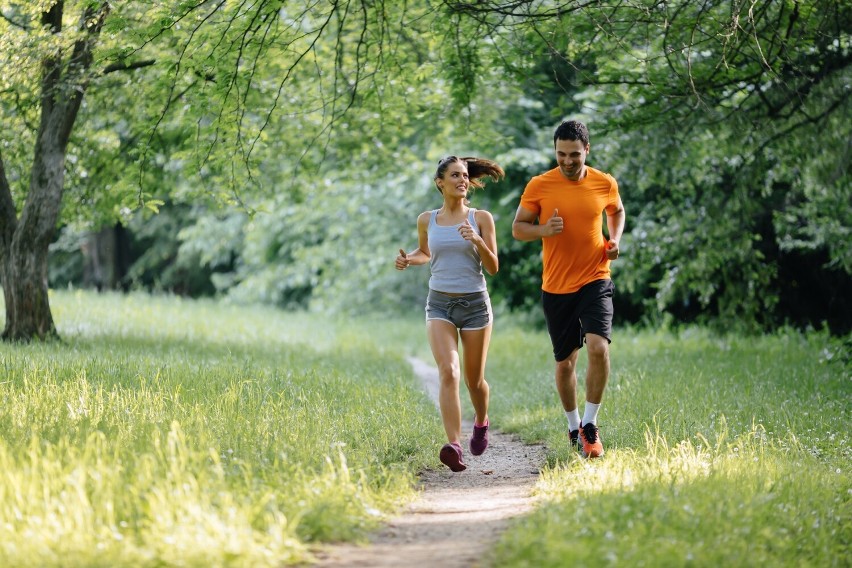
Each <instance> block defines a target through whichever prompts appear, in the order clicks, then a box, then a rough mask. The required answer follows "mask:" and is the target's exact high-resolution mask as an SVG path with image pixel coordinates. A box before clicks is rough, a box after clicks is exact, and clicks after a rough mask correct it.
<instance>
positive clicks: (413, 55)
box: [0, 0, 852, 338]
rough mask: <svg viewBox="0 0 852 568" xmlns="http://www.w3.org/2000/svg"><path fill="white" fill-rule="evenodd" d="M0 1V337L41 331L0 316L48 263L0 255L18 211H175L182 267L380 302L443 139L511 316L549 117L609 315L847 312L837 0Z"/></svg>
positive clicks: (78, 215)
mask: <svg viewBox="0 0 852 568" xmlns="http://www.w3.org/2000/svg"><path fill="white" fill-rule="evenodd" d="M0 16H2V17H0V33H2V36H0V37H2V39H0V65H2V66H3V68H4V74H3V76H2V79H0V106H2V110H3V116H4V119H3V120H4V126H5V127H6V128H4V129H3V133H2V134H0V143H2V145H0V203H2V204H3V207H2V208H0V210H2V212H3V215H2V216H0V219H2V223H3V225H2V228H3V231H2V234H3V235H5V236H4V241H3V247H0V248H2V250H3V262H4V266H6V269H4V271H3V274H4V279H3V285H4V293H5V297H6V305H7V319H6V322H7V324H6V329H7V331H6V332H5V336H6V337H12V336H14V337H18V338H22V337H24V336H26V335H28V334H29V335H33V334H34V335H41V334H42V333H43V332H44V329H48V330H49V329H50V328H51V327H52V323H49V324H42V325H41V327H39V326H36V328H37V329H41V330H42V331H40V332H39V331H36V328H33V326H32V325H30V326H29V327H28V328H27V327H26V326H24V328H21V331H18V332H16V331H14V330H10V321H12V322H14V321H15V319H16V318H17V317H18V316H17V315H16V314H20V313H24V312H26V311H27V310H29V309H31V308H28V307H26V306H27V305H29V304H27V302H24V301H23V300H19V301H16V300H15V299H14V295H13V297H12V298H11V300H10V292H9V290H10V289H12V290H14V283H16V282H19V281H21V280H26V281H31V282H37V281H38V278H39V277H40V276H39V275H40V274H41V272H39V271H40V270H42V269H41V268H38V269H37V270H35V271H26V270H23V269H20V268H15V266H19V267H23V266H29V265H30V264H32V265H34V266H36V267H40V266H41V265H40V262H41V260H38V261H36V262H30V263H29V264H27V263H25V262H23V261H21V260H20V259H21V258H23V257H22V256H21V255H22V254H24V252H25V251H24V250H23V249H26V248H27V246H24V245H23V244H22V243H29V242H30V240H27V239H26V238H24V236H23V235H25V233H26V231H25V230H24V229H25V228H26V227H28V226H30V223H31V222H32V219H34V218H35V217H39V215H34V216H31V217H28V216H27V215H26V214H25V211H27V207H28V206H29V205H28V204H29V203H32V204H33V205H32V206H29V207H30V208H31V210H32V211H33V212H34V213H37V212H42V211H45V210H47V213H48V214H47V215H42V216H41V217H42V218H41V225H40V227H42V228H41V229H40V233H39V234H40V235H42V236H40V237H39V238H38V239H32V240H33V242H38V243H39V245H38V246H40V247H42V246H43V247H46V246H47V244H46V243H47V242H48V241H51V240H53V239H54V237H55V232H54V230H53V229H54V228H55V227H57V226H62V227H64V228H65V229H64V230H66V231H70V230H75V229H76V230H79V229H82V228H86V227H92V226H103V225H108V224H111V223H114V222H120V223H122V224H124V225H125V226H128V227H132V226H134V223H137V221H135V220H134V219H136V218H140V219H142V221H141V224H142V225H144V224H145V221H144V219H145V218H146V217H144V215H143V214H142V213H140V211H143V210H146V209H147V210H149V211H150V212H153V211H157V210H160V209H161V208H162V207H163V206H164V205H166V206H167V207H171V206H178V205H179V204H186V205H187V206H191V207H192V211H193V213H192V214H191V215H190V216H189V217H181V219H183V222H184V223H188V225H186V226H183V228H182V230H179V231H178V230H175V231H172V232H171V233H170V235H171V236H170V237H168V238H171V239H177V241H179V243H178V245H176V246H174V247H173V249H172V250H173V251H174V255H173V256H172V257H171V258H170V260H168V262H177V260H176V258H177V256H178V255H179V254H183V255H184V258H185V259H186V258H192V259H194V260H193V261H192V263H196V265H201V266H203V267H206V270H207V271H209V273H210V274H208V276H209V277H210V278H213V279H214V281H215V287H216V289H218V290H219V291H220V293H223V294H232V295H234V297H239V298H243V299H263V300H266V301H274V302H278V303H280V304H282V305H302V306H308V305H315V306H324V307H328V308H334V309H338V308H341V306H340V305H339V304H340V302H338V301H335V300H334V296H335V295H337V296H340V295H341V294H340V292H341V291H342V290H346V291H348V292H353V291H357V294H354V297H357V298H360V299H361V300H359V301H357V302H350V303H349V304H348V307H349V308H353V307H357V306H375V305H376V303H377V302H376V300H377V299H378V298H381V297H382V294H383V290H388V289H395V290H398V289H400V287H399V279H400V278H403V280H404V279H405V278H409V276H408V275H406V276H405V277H401V276H400V275H395V274H393V272H388V271H387V266H389V264H387V262H385V259H384V258H383V257H382V253H381V251H382V250H384V249H387V250H388V251H391V252H390V253H388V254H392V253H393V251H395V250H397V248H398V247H399V246H400V245H402V244H404V242H405V241H406V240H410V239H411V238H412V236H413V219H414V218H415V217H416V214H417V213H418V212H419V210H421V208H428V207H432V206H434V205H435V203H436V201H435V198H436V195H437V194H434V193H431V192H430V191H431V190H430V183H429V176H431V173H432V171H431V165H432V163H433V162H434V161H435V160H437V159H438V158H439V157H441V156H442V155H445V154H449V153H455V154H463V153H468V154H479V155H483V156H485V157H489V158H493V159H497V160H498V161H499V162H500V163H501V165H503V166H504V168H505V169H506V171H507V174H508V175H507V180H506V181H504V182H502V183H500V184H491V185H489V187H488V188H487V189H486V190H485V191H484V192H483V193H482V194H481V196H478V197H476V199H479V200H480V201H479V203H480V204H481V205H480V206H487V207H489V208H491V209H493V211H494V212H495V217H496V218H497V220H498V231H499V232H500V242H499V246H500V249H501V256H504V263H503V264H504V267H505V266H511V270H510V274H508V275H506V276H503V274H505V273H506V272H507V271H506V270H504V271H503V272H502V273H501V276H500V277H499V278H497V279H495V281H494V283H493V285H492V288H493V289H494V291H495V294H496V296H497V297H498V298H501V299H502V300H503V301H504V302H505V305H506V306H507V307H510V308H516V309H520V308H523V307H528V306H529V305H530V302H529V298H531V297H534V296H535V290H536V288H537V286H538V274H537V271H538V269H539V264H538V262H540V261H538V259H537V252H536V249H535V248H534V247H532V246H530V245H523V244H521V243H517V242H514V241H512V239H511V236H510V229H509V225H510V224H511V216H512V215H513V213H514V209H515V207H516V206H517V199H518V197H519V195H520V191H521V190H522V189H523V185H524V184H525V183H526V180H527V179H528V178H529V176H530V175H533V174H535V173H538V172H540V171H542V170H543V169H544V168H548V167H550V165H551V163H552V162H551V159H552V158H551V149H550V147H551V143H550V136H551V133H552V131H553V128H554V127H555V126H556V125H557V124H558V122H559V121H561V120H562V119H564V118H568V117H572V118H580V119H582V120H584V121H586V122H587V123H588V124H589V126H590V128H591V130H592V154H591V158H590V159H591V160H592V161H593V165H595V166H596V167H600V168H601V169H604V170H606V171H610V172H611V173H613V174H614V175H615V176H616V177H617V179H618V180H619V184H620V186H621V188H622V197H623V198H624V200H625V205H626V207H627V211H628V229H627V230H628V232H627V234H626V237H625V240H624V244H623V246H624V247H625V250H626V252H629V254H627V255H625V257H624V258H623V260H622V261H619V263H616V265H615V267H614V268H615V271H616V272H615V278H616V279H617V282H618V283H619V289H620V290H621V294H620V298H621V299H620V301H621V302H622V303H623V305H622V306H621V307H620V309H621V310H622V313H625V314H630V317H631V319H637V320H645V321H661V320H665V319H667V318H670V319H674V320H686V321H689V320H694V319H707V320H713V319H716V318H719V319H720V320H721V321H727V320H729V319H730V318H732V317H735V318H736V319H737V320H738V321H742V322H744V325H745V326H746V327H751V328H761V327H766V326H774V325H779V324H783V323H784V322H785V321H790V322H792V323H796V324H819V321H821V320H830V319H831V314H832V312H834V313H835V315H836V312H837V310H838V309H842V308H844V307H848V301H847V303H846V304H844V303H843V301H844V300H843V299H842V297H840V294H839V289H840V287H841V285H843V284H848V282H849V275H850V273H852V245H850V244H849V243H850V242H852V239H850V238H849V227H850V213H849V210H850V209H849V207H848V203H849V197H850V185H849V173H848V163H849V155H850V140H852V136H850V126H849V123H848V119H847V117H848V116H849V93H850V73H849V63H850V57H852V49H850V33H849V30H850V29H852V8H850V7H849V6H848V3H845V2H840V1H837V2H832V1H825V0H823V1H816V0H807V1H806V0H781V1H778V2H764V3H754V2H743V1H741V0H727V1H724V2H711V1H709V0H708V1H699V2H695V1H689V0H677V1H655V0H645V1H634V2H616V3H602V2H597V1H570V2H538V1H514V0H513V1H504V2H500V1H480V2H423V3H418V4H410V3H407V2H381V3H373V2H363V1H361V2H355V1H347V2H333V3H303V4H298V3H284V2H281V1H280V0H279V1H272V0H253V1H252V0H250V1H246V2H231V1H228V0H218V1H201V0H195V1H193V0H173V1H169V2H156V3H150V2H141V1H140V2H136V1H127V2H120V3H108V2H91V1H88V0H86V1H84V0H79V1H76V0H75V1H65V2H56V1H42V2H35V3H29V2H28V3H16V2H11V3H6V4H4V5H3V7H2V9H0ZM5 70H8V72H6V71H5ZM69 104H71V105H72V106H71V107H69V106H68V105H69ZM75 104H77V105H79V106H78V107H76V110H75V108H74V106H73V105H75ZM57 108H59V109H64V110H65V114H64V115H63V116H64V118H63V119H62V120H60V121H57V122H55V123H51V122H50V121H48V120H47V118H49V117H50V116H51V114H50V113H51V112H54V116H58V115H56V109H57ZM51 137H53V138H51ZM50 139H53V140H56V141H57V142H56V143H55V144H52V145H50V146H49V148H48V149H49V150H50V152H47V153H45V152H44V151H43V150H44V148H43V146H42V145H43V143H44V141H45V140H50ZM34 148H35V152H34V150H33V149H34ZM44 156H49V157H51V158H52V159H53V161H45V160H43V159H42V158H43V157H44ZM46 188H51V189H50V191H49V192H48V191H46ZM44 203H52V204H54V205H59V204H61V214H60V212H59V211H57V212H56V214H53V213H51V212H50V211H49V209H50V208H45V206H44ZM38 204H42V205H38ZM223 207H224V208H223ZM231 207H236V208H235V209H233V210H231V209H230V208H231ZM175 212H177V210H175ZM48 228H49V230H48ZM15 235H18V236H15ZM15 243H18V244H15ZM217 243H218V244H217ZM178 251H182V252H180V253H179V252H178ZM29 254H35V252H33V251H31V252H30V253H29ZM40 254H41V253H39V254H36V257H37V258H41V256H39V255H40ZM24 256H25V255H24ZM43 256H45V258H46V255H43ZM15 258H18V259H19V260H17V261H14V262H13V259H15ZM388 258H390V257H388ZM223 259H225V260H223ZM506 260H509V262H508V263H507V262H506ZM164 262H165V260H164ZM183 262H187V261H186V260H184V261H183ZM46 263H47V261H46V259H45V260H44V264H45V266H46ZM353 263H357V265H358V266H359V269H358V270H353ZM386 264H387V266H385V265H386ZM804 267H807V268H808V269H809V270H810V272H809V274H810V275H809V274H806V273H805V271H804V270H801V269H802V268H804ZM42 271H43V272H46V268H44V269H43V270H42ZM142 273H143V272H139V271H137V274H142ZM814 273H815V275H813V274H814ZM411 278H420V277H419V276H412V277H411ZM27 289H28V290H33V289H38V284H32V285H31V286H30V287H29V288H27ZM818 295H821V297H820V298H817V297H816V296H818ZM25 296H26V294H24V293H21V294H20V298H23V297H25ZM394 297H395V298H396V299H397V300H398V301H403V302H408V301H414V300H413V298H414V297H416V295H415V294H408V293H406V294H398V295H395V296H394ZM44 298H45V300H44V303H45V304H46V290H45V294H44ZM803 301H804V304H802V302H803ZM10 304H11V305H12V306H13V308H14V307H15V306H19V307H20V310H18V311H13V313H12V316H11V317H10ZM796 306H799V307H798V308H797V307H796ZM15 309H16V310H17V308H15ZM21 310H22V311H21ZM797 310H798V311H797ZM801 312H803V313H801ZM39 313H41V316H40V317H42V318H43V317H44V314H43V312H39ZM48 314H49V312H48ZM36 319H38V318H36ZM835 319H836V318H835ZM45 325H46V326H47V327H46V328H45ZM840 327H842V325H841V326H840ZM846 327H847V329H848V323H847V324H846Z"/></svg>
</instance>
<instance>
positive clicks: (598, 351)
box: [586, 333, 609, 360]
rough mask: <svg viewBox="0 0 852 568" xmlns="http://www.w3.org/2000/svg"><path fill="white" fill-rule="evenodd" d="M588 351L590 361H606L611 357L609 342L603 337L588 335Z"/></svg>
mask: <svg viewBox="0 0 852 568" xmlns="http://www.w3.org/2000/svg"><path fill="white" fill-rule="evenodd" d="M586 349H587V350H588V352H589V359H597V360H606V359H607V358H608V357H609V341H607V339H606V337H603V336H601V335H595V334H592V333H589V334H587V335H586Z"/></svg>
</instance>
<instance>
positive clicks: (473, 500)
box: [314, 358, 545, 568]
mask: <svg viewBox="0 0 852 568" xmlns="http://www.w3.org/2000/svg"><path fill="white" fill-rule="evenodd" d="M409 362H410V363H411V366H412V367H413V368H414V371H415V372H416V373H417V375H418V376H419V377H420V378H421V380H422V381H423V386H424V388H425V389H426V392H428V393H429V396H430V398H431V399H432V400H433V401H437V397H438V371H437V369H435V368H434V367H432V366H430V365H428V364H426V363H424V362H423V361H421V360H419V359H415V358H409ZM462 389H464V387H462ZM436 404H437V403H436ZM472 430H473V424H472V423H470V422H469V421H465V422H464V423H463V432H464V435H463V439H462V446H463V447H464V448H465V452H464V459H465V463H466V464H467V469H466V470H465V471H463V472H460V473H453V472H451V471H450V470H449V469H447V468H442V469H440V470H430V471H426V472H424V473H423V474H422V475H421V476H420V483H421V490H422V492H421V495H420V498H419V499H418V500H417V501H416V502H414V503H412V504H411V505H409V506H408V507H407V508H406V509H405V510H404V511H403V512H402V513H401V515H400V516H398V517H395V518H393V519H391V520H390V522H389V523H388V524H386V525H385V526H384V528H383V529H381V530H380V531H379V532H377V533H375V534H373V535H371V537H370V542H369V544H367V545H363V546H359V545H354V544H340V545H330V546H328V547H325V548H323V549H322V550H320V551H318V552H317V553H316V556H317V559H318V562H317V563H316V564H314V566H319V567H322V568H331V567H344V566H345V567H350V566H354V567H374V566H376V567H382V566H394V567H418V566H430V565H431V566H439V567H440V568H456V567H472V566H487V565H488V563H489V557H488V553H489V551H490V550H491V545H493V544H494V543H495V542H496V541H497V539H498V538H499V537H500V534H501V533H502V532H503V530H505V528H506V527H507V525H508V523H509V521H510V520H511V519H512V518H513V517H517V516H520V515H524V514H526V513H527V512H529V511H530V509H531V508H532V506H533V503H534V500H533V497H532V496H531V493H532V490H533V486H534V485H535V482H536V480H537V479H538V474H539V470H540V468H541V467H542V466H543V464H544V461H545V457H544V448H543V447H542V446H530V445H526V444H523V443H521V442H520V441H518V440H517V439H516V438H515V437H513V436H510V435H507V434H503V433H501V432H499V431H496V430H490V431H489V445H488V450H487V451H486V452H485V453H484V454H483V455H481V456H472V455H471V454H470V451H469V450H468V448H467V442H468V440H469V438H470V432H471V431H472ZM438 449H439V448H437V447H436V448H435V452H437V451H438Z"/></svg>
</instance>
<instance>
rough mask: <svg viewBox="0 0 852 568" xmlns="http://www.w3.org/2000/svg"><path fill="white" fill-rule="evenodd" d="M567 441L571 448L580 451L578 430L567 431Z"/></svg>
mask: <svg viewBox="0 0 852 568" xmlns="http://www.w3.org/2000/svg"><path fill="white" fill-rule="evenodd" d="M568 441H569V442H570V443H571V448H572V449H574V450H577V451H578V452H579V451H580V431H579V430H571V431H570V432H568Z"/></svg>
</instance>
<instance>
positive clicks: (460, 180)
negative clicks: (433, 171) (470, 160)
mask: <svg viewBox="0 0 852 568" xmlns="http://www.w3.org/2000/svg"><path fill="white" fill-rule="evenodd" d="M436 183H437V184H438V189H440V190H441V193H443V194H444V196H446V197H451V196H455V197H466V196H467V188H468V187H469V186H470V177H469V176H468V174H467V166H466V165H465V164H464V162H451V163H450V165H448V166H447V169H446V170H444V175H443V176H442V177H441V178H439V179H438V180H437V181H436ZM448 192H449V193H448Z"/></svg>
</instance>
